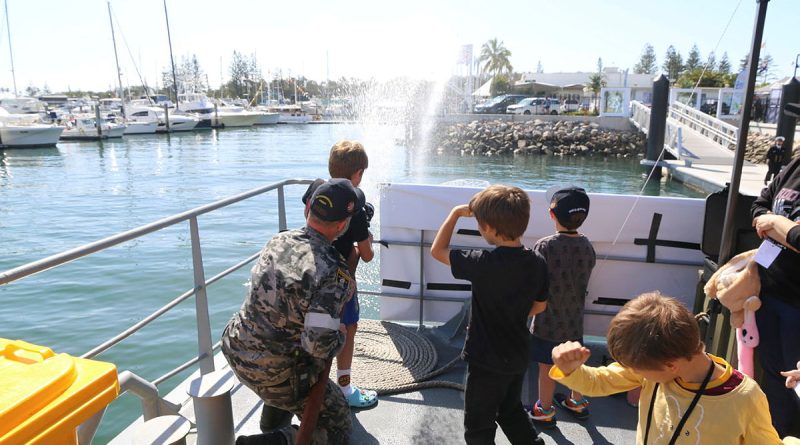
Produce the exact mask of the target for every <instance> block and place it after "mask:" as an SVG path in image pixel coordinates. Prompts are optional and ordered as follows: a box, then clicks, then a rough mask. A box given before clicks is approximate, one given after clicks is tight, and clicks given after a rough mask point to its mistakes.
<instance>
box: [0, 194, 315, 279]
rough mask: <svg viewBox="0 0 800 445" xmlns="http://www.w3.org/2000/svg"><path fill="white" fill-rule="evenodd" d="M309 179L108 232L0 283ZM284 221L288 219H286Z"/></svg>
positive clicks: (13, 272)
mask: <svg viewBox="0 0 800 445" xmlns="http://www.w3.org/2000/svg"><path fill="white" fill-rule="evenodd" d="M310 183H311V181H309V180H305V179H286V180H283V181H281V182H276V183H273V184H270V185H266V186H264V187H259V188H256V189H253V190H250V191H247V192H244V193H240V194H238V195H234V196H231V197H230V198H225V199H221V200H219V201H215V202H212V203H211V204H206V205H204V206H201V207H197V208H194V209H192V210H187V211H186V212H183V213H179V214H177V215H173V216H170V217H167V218H164V219H160V220H158V221H156V222H153V223H150V224H146V225H143V226H140V227H137V228H135V229H131V230H128V231H127V232H122V233H118V234H116V235H113V236H109V237H108V238H103V239H101V240H99V241H95V242H93V243H89V244H86V245H83V246H80V247H77V248H75V249H71V250H67V251H64V252H61V253H58V254H55V255H52V256H49V257H47V258H44V259H41V260H38V261H34V262H32V263H28V264H24V265H22V266H19V267H15V268H13V269H9V270H7V271H5V272H1V273H0V285H3V284H8V283H11V282H12V281H17V280H19V279H22V278H25V277H28V276H31V275H33V274H36V273H39V272H41V271H44V270H47V269H50V268H53V267H56V266H60V265H62V264H64V263H68V262H70V261H73V260H76V259H78V258H81V257H84V256H87V255H90V254H92V253H95V252H99V251H101V250H105V249H107V248H109V247H113V246H116V245H117V244H121V243H124V242H126V241H130V240H132V239H135V238H138V237H140V236H143V235H147V234H148V233H152V232H155V231H158V230H161V229H163V228H165V227H169V226H172V225H174V224H177V223H180V222H183V221H187V220H189V219H190V218H192V217H197V216H199V215H202V214H205V213H208V212H211V211H214V210H217V209H219V208H222V207H226V206H228V205H231V204H235V203H237V202H239V201H243V200H245V199H248V198H252V197H253V196H257V195H260V194H262V193H266V192H269V191H271V190H275V189H278V190H280V192H279V198H280V197H281V196H282V195H283V193H282V190H283V187H284V186H287V185H296V184H310ZM285 217H286V216H285V214H284V215H283V218H285ZM283 221H285V219H284V220H283ZM281 230H282V229H281Z"/></svg>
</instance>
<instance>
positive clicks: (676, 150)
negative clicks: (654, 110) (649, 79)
mask: <svg viewBox="0 0 800 445" xmlns="http://www.w3.org/2000/svg"><path fill="white" fill-rule="evenodd" d="M630 121H631V123H633V125H634V126H635V127H636V128H637V129H639V130H640V131H641V132H643V133H645V134H647V133H648V132H649V129H650V108H649V107H647V106H646V105H644V104H643V103H641V102H639V101H637V100H633V101H631V117H630ZM680 134H681V129H680V125H679V123H678V121H676V120H674V119H671V118H669V117H668V118H667V125H666V129H665V134H664V148H665V149H666V150H667V151H669V152H670V153H672V155H673V156H675V158H677V159H681V154H682V151H683V150H682V137H681V136H680Z"/></svg>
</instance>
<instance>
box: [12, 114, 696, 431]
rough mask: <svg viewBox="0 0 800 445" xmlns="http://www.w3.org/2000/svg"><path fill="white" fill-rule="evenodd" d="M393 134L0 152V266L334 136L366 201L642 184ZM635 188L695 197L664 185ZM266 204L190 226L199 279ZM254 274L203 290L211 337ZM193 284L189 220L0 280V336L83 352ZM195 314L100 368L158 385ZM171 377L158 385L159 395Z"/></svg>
mask: <svg viewBox="0 0 800 445" xmlns="http://www.w3.org/2000/svg"><path fill="white" fill-rule="evenodd" d="M402 135H403V131H402V128H400V127H396V126H381V125H373V126H367V127H365V126H358V125H299V126H292V125H285V126H271V127H260V128H250V129H235V130H234V129H231V130H221V131H213V132H204V133H187V134H179V135H178V134H176V135H170V136H166V135H156V136H152V135H151V136H140V137H126V138H124V139H122V140H118V141H106V142H103V143H97V142H87V143H61V144H59V145H58V147H57V148H49V149H26V150H5V151H0V246H1V247H0V249H1V250H0V252H2V254H0V270H7V269H10V268H12V267H16V266H19V265H21V264H24V263H27V262H30V261H33V260H36V259H40V258H42V257H45V256H48V255H52V254H55V253H58V252H61V251H63V250H66V249H70V248H74V247H77V246H80V245H82V244H85V243H88V242H91V241H95V240H97V239H100V238H104V237H106V236H110V235H112V234H115V233H117V232H121V231H124V230H127V229H131V228H134V227H137V226H140V225H143V224H146V223H149V222H152V221H155V220H157V219H160V218H163V217H166V216H169V215H172V214H176V213H179V212H181V211H184V210H188V209H191V208H194V207H197V206H200V205H203V204H207V203H210V202H212V201H215V200H218V199H221V198H223V197H227V196H230V195H234V194H237V193H240V192H243V191H247V190H250V189H253V188H255V187H258V186H262V185H265V184H269V183H272V182H276V181H279V180H282V179H286V178H304V179H313V178H315V177H325V176H327V156H328V150H329V149H330V146H331V145H332V144H333V143H334V142H335V141H337V140H339V139H344V138H348V139H358V140H361V141H362V142H364V144H365V147H366V148H367V151H368V154H369V156H370V167H369V169H368V170H367V173H366V174H365V178H364V182H363V184H362V188H363V189H364V191H365V193H366V195H367V199H368V200H369V201H372V202H375V203H376V204H377V200H378V184H380V183H383V182H415V183H428V184H431V183H432V184H436V183H441V182H445V181H450V180H456V179H472V180H482V181H488V182H492V183H505V184H513V185H518V186H520V187H523V188H527V189H546V188H548V187H550V186H552V185H554V184H560V183H576V184H579V185H582V186H584V187H586V188H587V190H588V191H590V192H603V193H628V194H636V193H638V192H639V190H640V189H641V187H642V178H641V167H640V166H639V165H638V160H631V159H603V158H563V159H562V158H554V157H546V156H533V157H507V158H498V157H493V158H485V157H481V158H472V157H445V156H437V155H429V154H427V155H426V154H425V153H423V152H420V151H417V150H414V149H407V148H405V147H403V146H402V145H399V144H398V143H397V142H396V141H398V140H399V139H400V138H401V137H402ZM303 191H304V187H302V186H296V187H294V188H290V189H289V190H287V196H286V198H287V213H288V224H289V226H290V227H298V226H300V225H302V208H301V204H300V196H301V195H302V193H303ZM645 193H646V194H650V195H659V194H660V195H669V196H689V197H701V196H702V195H700V194H699V193H697V192H696V191H693V190H691V189H687V188H685V187H684V186H682V185H681V184H679V183H671V182H662V183H658V184H652V185H650V186H648V188H646V189H645ZM276 202H277V200H276V197H275V195H274V194H269V195H267V196H264V197H259V198H255V199H251V200H248V201H245V202H244V203H240V204H237V205H234V206H231V207H228V208H226V209H224V210H222V211H218V212H215V213H214V214H212V215H209V216H203V217H200V218H199V227H200V235H201V240H202V242H203V244H202V247H203V256H204V260H205V267H206V271H205V274H206V278H208V277H211V276H213V275H214V274H217V273H219V272H220V271H222V270H224V269H226V268H228V267H230V266H232V265H233V264H235V263H236V262H238V261H240V260H241V259H243V258H244V257H246V256H248V255H250V254H253V253H255V252H257V251H258V250H259V249H260V247H261V246H262V245H263V243H264V242H265V241H266V240H267V239H268V238H269V236H270V235H271V234H273V233H275V231H276V230H277V204H276ZM543 204H544V203H536V202H534V203H533V214H532V215H533V218H539V217H542V218H544V217H546V214H545V210H544V209H545V207H544V205H543ZM410 210H413V209H410ZM377 212H380V208H377ZM375 220H376V221H375V222H377V220H378V217H376V218H375ZM379 229H380V228H379V227H376V224H373V231H375V232H376V233H378V234H379ZM377 236H379V235H376V237H377ZM367 266H368V267H362V268H361V269H360V270H359V279H360V282H361V283H365V284H363V286H365V287H367V288H372V289H375V288H377V284H378V274H377V268H376V266H375V265H374V264H370V265H367ZM248 269H249V268H245V269H243V270H241V271H239V272H237V273H234V274H233V275H231V276H229V277H228V278H226V279H225V280H222V281H220V282H219V283H216V284H214V285H212V286H211V287H210V288H209V290H208V293H209V302H210V303H209V304H210V313H211V319H212V332H213V335H214V336H215V339H214V341H216V340H217V338H216V337H218V336H219V334H220V332H221V330H222V328H223V326H224V324H225V322H226V321H227V320H228V318H229V317H230V315H231V313H233V312H234V311H235V310H236V309H237V308H238V306H239V305H240V304H241V301H242V298H243V296H244V290H245V288H244V284H245V282H246V281H247V279H248V273H247V270H248ZM192 279H193V277H192V270H191V246H190V240H189V230H188V225H179V226H178V227H176V228H171V229H167V230H164V231H160V232H157V233H155V234H152V235H149V236H146V237H144V238H141V239H139V240H136V241H133V242H129V243H126V244H123V245H121V246H117V247H116V248H113V249H110V250H109V251H106V252H103V253H101V254H99V255H94V256H93V257H91V258H86V259H81V260H77V261H74V262H72V263H70V264H68V265H66V266H63V267H60V268H58V269H56V270H53V271H49V272H47V273H44V274H39V275H36V276H33V277H29V278H27V279H24V280H22V281H19V282H16V283H12V284H10V285H7V286H2V287H0V299H1V300H2V302H3V304H2V306H0V326H2V327H0V337H3V338H11V339H24V340H26V341H28V342H31V343H35V344H41V345H45V346H49V347H52V348H53V349H54V350H55V351H57V352H67V353H70V354H74V355H80V354H83V353H85V352H86V351H88V350H90V349H92V348H93V347H95V346H97V345H98V344H100V343H102V342H103V341H104V340H106V339H108V338H110V337H112V336H113V335H116V334H117V333H119V332H121V331H122V330H124V329H125V328H127V327H129V326H130V325H132V324H133V323H135V322H137V321H139V320H141V319H142V318H144V317H146V316H147V315H149V314H150V313H151V312H153V311H154V310H156V309H157V308H159V307H161V306H162V305H164V304H166V303H167V302H168V301H170V300H171V299H173V298H174V297H176V296H177V295H179V294H181V293H183V292H185V291H186V290H188V289H190V288H192V286H193V284H192ZM376 307H377V306H376V304H375V302H374V301H372V300H369V299H364V300H363V301H362V316H366V317H369V316H370V315H372V316H375V315H376V314H377V310H376ZM194 320H195V317H194V304H193V302H192V301H191V299H190V300H188V301H187V302H184V303H182V304H181V305H180V306H178V308H176V310H173V311H171V312H169V313H168V314H166V315H165V316H164V317H162V318H160V319H159V320H157V321H156V322H154V323H153V324H151V325H149V326H148V327H146V328H145V329H144V330H143V331H142V332H140V333H137V334H136V335H134V336H132V337H131V338H129V339H128V340H126V341H124V342H123V343H122V344H120V345H118V346H117V347H115V348H113V349H112V350H110V351H108V352H106V353H104V354H102V355H101V356H100V357H99V359H102V360H108V361H111V362H114V363H115V364H117V366H118V368H119V370H131V371H133V372H134V373H136V374H139V375H141V376H143V377H145V378H147V379H149V380H152V379H155V378H157V377H160V376H161V375H162V374H164V373H165V372H166V371H168V370H170V369H172V368H174V367H176V366H178V365H179V364H181V363H183V362H185V361H187V360H189V359H190V358H192V357H193V356H195V355H196V354H197V348H196V340H195V321H194ZM179 380H180V377H178V378H174V379H172V380H170V381H167V382H166V383H164V384H163V385H161V386H160V387H159V389H160V390H161V391H162V392H166V391H169V390H170V389H171V388H172V387H174V385H175V384H177V382H178V381H179ZM139 414H140V408H139V404H138V401H137V400H135V399H134V398H133V397H131V396H123V397H122V399H121V400H118V401H117V402H115V403H114V404H113V405H112V407H111V409H110V410H109V411H108V412H107V414H106V417H105V419H104V421H103V424H102V426H101V430H100V432H99V434H98V436H97V439H96V442H95V443H106V442H107V441H108V439H109V438H110V437H112V436H113V435H114V434H115V433H116V432H118V431H119V430H120V429H122V428H123V427H124V426H125V425H126V424H127V423H129V422H130V421H131V420H132V419H133V418H135V417H136V416H138V415H139Z"/></svg>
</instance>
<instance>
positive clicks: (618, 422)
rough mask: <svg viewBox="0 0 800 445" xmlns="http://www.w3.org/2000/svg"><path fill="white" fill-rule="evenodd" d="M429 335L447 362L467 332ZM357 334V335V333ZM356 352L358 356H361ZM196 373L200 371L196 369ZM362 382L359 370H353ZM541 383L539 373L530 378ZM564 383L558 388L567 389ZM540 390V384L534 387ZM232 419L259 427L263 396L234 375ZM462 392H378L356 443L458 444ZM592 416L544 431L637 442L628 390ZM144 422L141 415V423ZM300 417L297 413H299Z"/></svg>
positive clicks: (246, 429) (358, 426) (459, 371)
mask: <svg viewBox="0 0 800 445" xmlns="http://www.w3.org/2000/svg"><path fill="white" fill-rule="evenodd" d="M425 335H426V337H427V338H428V339H429V340H431V342H432V343H433V344H434V345H435V347H436V350H437V353H438V357H439V365H440V366H441V364H443V363H448V362H449V361H450V360H451V359H452V358H454V357H455V356H456V355H457V354H458V353H459V351H460V348H461V344H462V343H463V337H456V338H455V339H454V340H445V338H446V336H443V335H440V334H439V333H437V332H436V329H426V332H425ZM356 338H358V337H356ZM589 347H590V348H591V349H592V351H593V353H592V358H591V359H590V364H595V365H597V364H600V362H601V361H602V360H604V359H606V357H607V356H608V355H607V352H606V351H605V348H604V346H603V345H602V344H599V343H598V344H591V343H590V344H589ZM358 359H359V357H358V354H356V357H355V360H358ZM216 363H217V369H218V370H219V369H228V368H227V363H226V362H225V360H224V358H223V357H222V356H221V355H220V354H217V356H216ZM464 369H465V364H464V363H463V362H459V364H458V365H456V366H455V367H453V368H451V369H450V370H449V371H448V372H447V373H446V374H443V375H441V376H439V377H437V378H436V379H438V380H448V381H451V382H455V383H462V382H463V375H464ZM196 374H197V373H196ZM195 376H196V375H193V376H192V377H190V378H189V379H187V380H186V381H185V382H183V383H182V384H181V385H180V386H179V387H178V388H176V389H175V390H174V391H173V392H172V393H170V394H169V395H168V396H167V397H166V398H167V399H168V400H170V401H173V402H176V403H178V402H184V403H185V402H187V396H186V392H185V388H186V385H187V383H188V381H190V380H191V379H192V378H194V377H195ZM354 380H355V381H356V382H357V381H358V380H357V376H354ZM529 381H530V382H533V386H532V387H533V388H536V384H535V381H536V376H535V375H534V376H532V377H530V378H529ZM564 390H565V389H564V388H563V387H561V388H560V389H559V391H564ZM534 391H535V390H534ZM232 403H233V419H234V428H235V430H236V435H237V436H239V435H251V434H258V433H260V430H259V426H258V424H259V420H260V417H261V406H262V402H261V400H260V399H259V398H258V397H257V396H256V395H255V394H254V393H253V392H252V391H250V390H249V389H248V388H247V387H245V386H243V385H242V384H240V383H239V382H238V381H235V384H234V389H233V391H232ZM463 403H464V402H463V393H462V392H460V391H457V390H454V389H447V388H432V389H424V390H421V391H413V392H408V393H403V394H395V395H384V396H380V397H379V402H378V404H377V405H376V406H375V407H373V408H370V409H364V410H354V411H353V413H352V419H353V433H352V436H351V438H350V443H351V444H359V445H361V444H398V445H399V444H459V443H464V439H463V434H464V428H463ZM590 409H591V412H592V414H591V417H589V419H588V420H586V421H580V422H579V421H577V420H575V419H573V418H572V417H571V416H569V415H568V414H567V413H565V412H564V411H563V410H559V412H558V414H557V419H558V427H557V428H555V429H551V430H546V431H540V432H541V435H542V437H543V438H544V440H545V443H547V444H562V445H567V444H576V445H577V444H589V443H592V444H632V443H635V439H636V420H637V410H636V408H633V407H631V406H629V405H628V404H627V403H626V401H625V397H624V395H618V396H612V397H602V398H592V399H591V408H590ZM181 414H182V415H183V416H185V417H187V418H189V419H190V420H194V412H193V407H192V405H191V402H189V403H188V404H186V406H184V408H183V409H182V410H181ZM139 422H141V419H139V421H137V422H136V423H139ZM294 423H297V419H296V418H295V419H294ZM129 434H130V428H129V429H128V430H126V431H125V432H123V434H122V435H120V436H118V437H117V438H116V439H115V440H114V441H112V442H111V443H112V444H122V443H130V438H129ZM496 441H497V443H498V444H508V443H509V441H508V440H507V439H506V437H505V436H504V435H503V432H502V430H501V429H500V428H498V430H497V436H496ZM187 443H189V444H194V443H196V436H195V435H194V429H193V430H192V432H191V433H190V435H189V437H187Z"/></svg>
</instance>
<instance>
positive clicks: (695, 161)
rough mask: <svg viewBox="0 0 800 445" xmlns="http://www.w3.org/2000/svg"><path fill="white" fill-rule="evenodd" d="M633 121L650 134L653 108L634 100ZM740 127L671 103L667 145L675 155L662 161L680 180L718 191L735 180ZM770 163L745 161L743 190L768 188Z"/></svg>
mask: <svg viewBox="0 0 800 445" xmlns="http://www.w3.org/2000/svg"><path fill="white" fill-rule="evenodd" d="M631 112H632V113H631V118H630V120H631V123H633V125H634V126H635V127H636V128H638V129H639V130H641V131H642V132H644V133H645V134H647V132H648V127H649V125H650V108H649V107H647V106H645V105H644V104H641V103H639V102H637V101H633V102H631ZM738 136H739V129H738V128H737V127H735V126H733V125H730V124H728V123H726V122H723V121H721V120H719V119H716V118H714V117H712V116H709V115H707V114H705V113H703V112H701V111H698V110H695V109H694V108H691V107H689V106H686V105H683V104H681V103H678V102H675V103H672V104H671V105H670V109H669V113H668V115H667V128H666V133H665V136H664V146H665V147H664V148H665V149H666V150H667V151H668V152H669V153H670V154H671V155H672V156H674V157H675V160H667V161H664V162H662V163H661V165H662V166H663V167H666V168H667V169H669V171H670V174H671V175H672V176H673V177H674V178H675V179H677V180H679V181H681V182H683V183H685V184H687V185H690V186H693V187H695V188H699V189H702V190H704V191H706V192H714V191H718V190H721V189H722V188H723V187H725V184H726V183H729V182H730V180H731V171H732V169H733V155H734V151H733V150H734V148H735V146H736V141H737V138H738ZM766 174H767V166H766V165H763V164H752V163H750V162H747V161H745V162H744V165H743V167H742V176H741V183H740V186H739V190H740V193H741V194H743V195H750V196H758V195H759V194H760V193H761V190H762V189H763V188H764V176H765V175H766Z"/></svg>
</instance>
